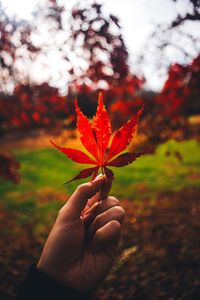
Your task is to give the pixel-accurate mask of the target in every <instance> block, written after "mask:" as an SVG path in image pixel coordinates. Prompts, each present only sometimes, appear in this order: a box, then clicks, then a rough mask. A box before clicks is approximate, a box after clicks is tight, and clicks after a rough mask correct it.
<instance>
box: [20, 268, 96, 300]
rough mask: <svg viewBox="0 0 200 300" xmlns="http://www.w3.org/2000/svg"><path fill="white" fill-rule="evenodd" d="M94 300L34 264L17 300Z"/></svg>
mask: <svg viewBox="0 0 200 300" xmlns="http://www.w3.org/2000/svg"><path fill="white" fill-rule="evenodd" d="M33 299H34V300H44V299H48V300H73V299H75V300H93V298H92V297H91V296H90V295H88V294H86V293H83V292H81V291H78V290H75V289H72V288H70V287H67V286H65V285H63V284H61V283H59V282H57V281H55V280H54V279H52V278H51V277H49V276H48V275H47V274H45V273H43V272H42V271H40V270H38V269H36V267H35V266H34V265H32V266H31V267H30V269H29V271H28V273H27V275H26V278H25V280H24V283H23V284H22V286H21V289H20V290H19V292H18V293H17V295H16V298H15V300H33Z"/></svg>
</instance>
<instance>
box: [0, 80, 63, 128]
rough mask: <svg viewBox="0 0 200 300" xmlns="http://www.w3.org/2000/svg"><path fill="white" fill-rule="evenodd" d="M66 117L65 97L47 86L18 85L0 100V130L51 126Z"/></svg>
mask: <svg viewBox="0 0 200 300" xmlns="http://www.w3.org/2000/svg"><path fill="white" fill-rule="evenodd" d="M66 116H67V105H66V97H61V96H60V95H59V92H58V90H57V89H56V88H53V87H50V86H49V85H48V84H45V83H44V84H42V85H35V86H29V85H18V86H16V88H15V90H14V92H13V95H11V96H4V97H3V98H2V99H0V119H1V122H2V128H1V129H4V130H5V129H9V128H13V127H14V128H15V127H18V128H29V127H31V126H37V127H38V126H53V125H56V124H57V122H59V119H62V118H65V117H66Z"/></svg>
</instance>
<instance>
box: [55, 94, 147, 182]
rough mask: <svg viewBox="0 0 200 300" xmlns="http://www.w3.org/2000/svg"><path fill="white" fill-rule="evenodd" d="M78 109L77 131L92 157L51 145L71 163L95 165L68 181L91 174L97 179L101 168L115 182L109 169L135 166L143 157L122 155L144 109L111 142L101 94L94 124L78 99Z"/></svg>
mask: <svg viewBox="0 0 200 300" xmlns="http://www.w3.org/2000/svg"><path fill="white" fill-rule="evenodd" d="M75 106H76V113H77V128H78V131H79V133H80V139H81V142H82V144H83V146H84V147H85V149H86V150H87V151H88V152H89V153H90V154H91V156H88V155H87V154H85V153H84V152H82V151H80V150H77V149H72V148H64V147H60V146H57V145H56V144H54V142H52V141H50V142H51V143H52V144H53V146H55V147H56V148H57V149H59V150H60V151H61V152H63V153H64V154H65V155H67V156H68V157H69V158H70V159H71V160H73V161H75V162H77V163H81V164H89V165H93V167H92V168H87V169H84V170H82V171H81V172H80V173H79V174H77V175H76V176H75V177H74V178H72V179H71V180H69V181H68V182H71V181H73V180H76V179H80V178H86V177H88V176H90V175H92V180H93V179H94V178H95V177H96V176H97V174H98V171H99V169H101V171H102V173H103V174H106V176H107V177H108V178H110V179H113V178H114V173H113V171H112V170H110V169H109V168H108V166H111V167H123V166H125V165H128V164H130V163H132V162H133V161H134V160H136V159H137V158H138V157H139V156H141V155H142V154H143V153H130V152H126V153H122V154H120V153H121V152H122V151H124V150H125V149H126V148H127V147H128V145H129V144H130V142H131V140H132V139H133V137H134V135H135V132H136V129H137V124H138V121H139V118H140V116H141V114H142V112H143V108H141V109H140V110H139V111H138V112H137V114H136V115H135V116H134V117H133V118H131V119H130V120H128V122H127V123H125V124H124V125H123V126H122V127H121V128H120V129H118V130H117V131H116V133H115V134H114V136H113V138H112V139H111V124H110V119H109V116H108V113H107V111H106V108H105V106H104V103H103V99H102V94H101V93H100V94H99V99H98V107H97V112H96V115H95V116H94V118H93V122H92V124H91V123H90V121H89V120H88V118H87V117H86V116H85V115H84V114H83V113H82V112H81V110H80V108H79V106H78V103H77V100H76V101H75ZM109 145H110V146H109ZM68 182H67V183H68Z"/></svg>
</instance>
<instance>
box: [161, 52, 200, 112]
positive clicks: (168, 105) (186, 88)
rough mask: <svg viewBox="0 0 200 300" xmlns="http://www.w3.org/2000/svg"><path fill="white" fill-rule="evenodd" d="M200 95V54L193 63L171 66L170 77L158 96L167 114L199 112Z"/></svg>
mask: <svg viewBox="0 0 200 300" xmlns="http://www.w3.org/2000/svg"><path fill="white" fill-rule="evenodd" d="M199 95H200V55H199V56H198V57H197V58H195V59H194V60H193V61H192V63H191V64H189V65H187V66H182V65H180V64H174V65H172V66H171V67H170V70H169V75H168V79H167V80H166V82H165V84H164V87H163V90H162V91H161V93H160V95H159V96H158V97H157V102H158V103H161V104H162V107H163V112H164V113H165V114H166V115H167V116H176V115H178V114H180V113H183V114H188V113H198V112H199V111H200V107H199Z"/></svg>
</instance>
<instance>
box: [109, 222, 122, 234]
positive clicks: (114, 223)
mask: <svg viewBox="0 0 200 300" xmlns="http://www.w3.org/2000/svg"><path fill="white" fill-rule="evenodd" d="M110 226H112V228H113V229H114V230H116V231H120V230H121V224H120V223H119V222H118V221H117V220H112V221H110Z"/></svg>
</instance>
